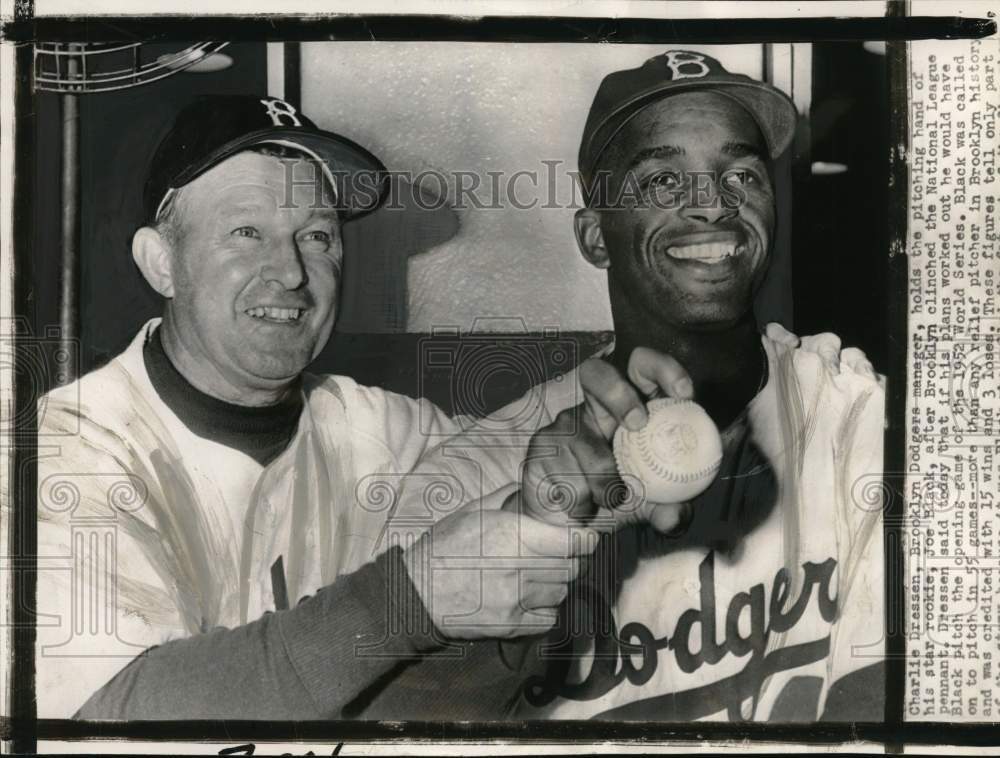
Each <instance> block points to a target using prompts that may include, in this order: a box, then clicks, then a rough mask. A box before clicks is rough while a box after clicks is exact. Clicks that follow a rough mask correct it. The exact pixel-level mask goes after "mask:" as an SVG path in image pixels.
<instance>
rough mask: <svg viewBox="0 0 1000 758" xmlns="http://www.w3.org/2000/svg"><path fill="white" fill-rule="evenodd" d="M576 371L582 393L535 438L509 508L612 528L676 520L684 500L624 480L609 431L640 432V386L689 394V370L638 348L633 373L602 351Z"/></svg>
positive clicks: (643, 418)
mask: <svg viewBox="0 0 1000 758" xmlns="http://www.w3.org/2000/svg"><path fill="white" fill-rule="evenodd" d="M579 375H580V383H581V386H582V388H583V391H584V397H585V401H584V402H583V403H581V404H580V405H579V406H577V407H576V408H572V409H569V410H566V411H563V412H562V413H560V414H559V416H558V417H557V418H556V420H555V421H554V422H553V423H552V424H551V425H549V426H548V427H545V428H544V429H541V430H540V431H539V432H537V433H536V434H535V436H534V437H533V438H532V440H531V444H530V446H529V449H528V455H527V458H526V462H525V467H524V472H523V475H522V483H521V491H520V493H518V495H517V496H516V497H512V498H511V499H509V500H508V502H507V504H506V505H505V508H508V509H513V508H517V509H520V510H522V511H524V512H526V513H528V514H529V515H531V516H533V517H535V518H537V519H540V520H542V521H547V522H548V523H552V524H557V525H572V524H581V523H586V524H589V525H591V526H593V527H594V528H596V529H612V528H616V527H618V526H621V525H622V524H624V523H629V522H634V521H647V522H649V523H651V524H652V525H653V526H654V527H655V528H656V529H658V530H660V531H664V532H667V531H670V530H671V529H673V528H675V527H676V526H677V524H678V523H679V521H680V518H681V512H682V510H683V506H682V505H681V504H680V501H676V502H656V501H654V500H653V499H651V498H648V497H645V498H644V497H642V496H641V493H642V492H643V487H637V486H635V482H634V481H631V482H623V481H622V476H621V473H620V472H619V469H618V465H617V464H616V462H615V456H614V452H613V450H612V439H613V438H614V435H615V433H616V431H617V430H618V429H619V427H623V428H624V429H626V430H629V431H631V432H635V433H638V432H640V430H642V429H643V428H644V427H645V426H646V425H647V421H648V420H649V413H648V411H647V409H646V404H645V401H644V399H643V397H642V395H643V394H644V395H652V394H653V393H654V392H661V393H663V394H665V395H667V396H668V397H671V398H675V399H678V400H689V399H690V398H691V395H692V383H691V379H690V377H689V376H688V374H687V372H686V371H685V370H684V368H683V366H681V365H680V363H678V362H677V361H676V360H674V359H673V358H672V357H670V356H668V355H665V354H663V353H660V352H657V351H655V350H651V349H647V348H637V349H636V350H634V351H633V353H632V355H631V356H630V358H629V365H628V378H626V377H624V376H622V375H621V373H620V372H619V371H618V369H616V368H615V367H614V366H612V365H611V364H610V363H608V362H607V361H604V360H601V359H591V360H588V361H586V362H584V363H583V364H582V365H581V366H580V370H579ZM640 393H641V394H640ZM713 428H714V427H713ZM626 485H629V486H626Z"/></svg>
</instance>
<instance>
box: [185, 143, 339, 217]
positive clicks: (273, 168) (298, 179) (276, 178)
mask: <svg viewBox="0 0 1000 758" xmlns="http://www.w3.org/2000/svg"><path fill="white" fill-rule="evenodd" d="M183 190H184V194H185V196H186V199H187V201H188V202H187V205H188V210H189V211H190V210H194V211H195V212H197V211H199V210H200V211H203V212H205V213H207V214H209V215H216V214H219V213H224V212H226V211H227V210H230V209H234V208H236V209H239V208H257V209H259V210H267V211H270V212H285V213H287V212H291V211H297V212H299V213H309V212H316V213H321V214H323V215H326V214H327V213H331V214H335V206H336V201H335V196H334V194H333V191H332V189H331V188H330V186H329V182H328V180H327V178H326V176H325V174H324V172H323V170H322V169H321V167H320V166H319V165H318V164H317V163H316V161H315V160H313V159H311V158H309V157H306V156H297V155H293V156H289V157H284V156H281V157H278V156H274V155H264V154H261V153H257V152H251V151H247V152H242V153H237V154H236V155H234V156H232V157H230V158H227V159H226V160H224V161H222V162H221V163H219V164H218V165H217V166H213V167H212V168H211V169H209V170H208V171H206V172H205V173H204V174H202V175H201V176H199V177H197V178H196V179H194V180H193V181H191V182H189V183H188V184H187V185H185V187H184V188H183Z"/></svg>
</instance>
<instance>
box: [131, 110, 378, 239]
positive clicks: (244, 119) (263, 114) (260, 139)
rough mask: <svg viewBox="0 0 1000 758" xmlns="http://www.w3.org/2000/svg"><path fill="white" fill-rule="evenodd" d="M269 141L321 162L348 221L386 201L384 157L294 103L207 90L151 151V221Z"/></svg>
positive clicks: (146, 195) (147, 206)
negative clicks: (186, 190)
mask: <svg viewBox="0 0 1000 758" xmlns="http://www.w3.org/2000/svg"><path fill="white" fill-rule="evenodd" d="M264 144H277V145H283V146H285V147H290V148H294V149H297V150H299V151H301V152H303V153H305V154H306V155H309V156H310V157H312V158H314V159H316V160H317V161H318V162H319V165H320V166H321V167H322V169H323V172H324V174H325V175H326V178H327V179H328V180H329V182H330V184H331V186H332V188H333V191H334V194H335V204H336V207H337V208H338V209H340V210H342V211H343V213H344V215H345V217H346V218H353V217H356V216H360V215H363V214H365V213H367V212H369V211H372V210H374V209H375V208H377V207H378V206H379V205H381V203H382V201H383V200H384V198H385V192H386V188H387V183H388V174H387V172H386V168H385V166H383V165H382V162H381V161H380V160H379V159H378V158H376V157H375V156H374V155H372V154H371V153H370V152H368V151H367V150H365V149H364V148H363V147H361V146H360V145H358V144H356V143H354V142H352V141H351V140H349V139H347V138H346V137H342V136H340V135H339V134H334V133H333V132H327V131H324V130H322V129H320V128H318V127H317V126H316V124H314V123H313V122H312V120H310V119H309V118H307V117H306V116H305V115H304V114H303V113H301V112H300V111H299V110H298V109H297V108H295V107H294V106H293V105H291V104H290V103H287V102H285V101H284V100H280V99H278V98H275V97H258V96H255V95H204V96H202V97H199V98H197V99H196V100H194V101H193V102H192V103H190V104H189V105H188V106H186V107H185V108H184V109H183V110H182V111H181V112H180V113H179V114H178V116H177V119H176V120H175V121H174V124H173V126H172V127H171V129H170V131H169V132H167V135H166V136H165V137H164V138H163V140H162V141H161V142H160V144H159V146H158V147H157V148H156V152H155V153H154V154H153V159H152V162H151V164H150V168H149V174H148V177H147V179H146V185H145V187H144V190H143V209H144V212H145V214H146V222H147V223H154V222H155V221H156V219H157V216H158V215H159V212H160V210H161V209H162V207H163V205H164V203H165V201H166V199H167V197H168V195H169V194H171V193H172V192H173V191H175V190H177V189H180V188H181V187H183V186H184V185H185V184H187V183H188V182H191V181H192V180H194V179H196V178H197V177H198V176H200V175H201V174H203V173H205V172H206V171H208V170H209V169H210V168H212V167H213V166H217V165H218V164H219V163H221V162H222V161H224V160H225V159H226V158H229V157H230V156H233V155H235V154H236V153H238V152H241V151H243V150H247V149H248V148H251V147H254V146H257V145H264ZM362 175H363V176H362Z"/></svg>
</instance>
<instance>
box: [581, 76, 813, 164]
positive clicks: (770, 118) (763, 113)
mask: <svg viewBox="0 0 1000 758" xmlns="http://www.w3.org/2000/svg"><path fill="white" fill-rule="evenodd" d="M706 79H707V77H706V78H702V79H692V80H690V81H674V82H665V83H664V84H663V85H660V86H657V87H652V88H650V89H647V90H645V91H643V92H640V93H638V94H637V95H635V96H634V97H632V98H631V99H629V100H628V101H626V102H624V103H622V104H621V105H620V106H619V107H618V108H616V109H615V111H614V112H613V113H611V114H609V115H608V117H607V118H606V119H605V120H604V123H603V124H601V125H600V126H598V127H597V128H596V129H595V130H594V135H595V136H597V135H598V134H601V132H602V130H604V129H606V128H607V126H608V125H609V124H612V123H613V124H614V129H613V130H611V131H610V132H606V133H605V134H602V135H601V144H600V145H598V146H595V147H596V149H593V150H592V153H591V155H592V157H591V158H590V164H591V166H595V165H596V164H597V161H598V159H599V158H600V156H601V155H602V154H603V153H604V151H605V150H606V149H607V147H608V145H609V144H611V141H612V140H613V139H614V137H615V135H617V134H618V132H619V131H621V129H622V127H624V126H625V124H626V123H628V121H629V120H630V119H631V118H632V117H633V116H634V115H636V114H637V113H638V112H639V111H641V110H642V109H643V108H645V107H646V106H647V105H650V104H652V103H654V102H657V101H659V100H662V99H664V98H666V97H670V96H671V95H678V94H680V93H682V92H691V91H694V90H710V91H712V92H719V93H720V94H723V95H725V96H727V97H730V98H732V99H734V100H736V101H737V102H738V103H739V104H740V105H741V106H742V107H743V108H744V109H745V110H746V111H747V112H749V113H750V115H751V116H752V117H753V119H754V121H756V122H757V125H758V126H759V127H760V130H761V133H762V134H763V136H764V140H765V141H766V143H767V147H768V152H769V153H770V156H771V158H777V157H778V156H779V155H781V154H782V153H783V152H784V151H785V150H786V149H787V148H788V146H789V145H790V144H791V142H792V138H793V137H794V136H795V124H796V120H797V116H798V114H797V111H796V110H795V104H794V103H793V102H792V99H791V98H790V97H788V95H786V94H785V93H784V92H782V91H781V90H779V89H777V88H776V87H772V86H771V85H769V84H765V83H764V82H758V81H754V80H752V79H748V80H747V81H745V82H741V81H733V80H732V79H727V80H725V81H718V80H715V81H711V80H707V81H706Z"/></svg>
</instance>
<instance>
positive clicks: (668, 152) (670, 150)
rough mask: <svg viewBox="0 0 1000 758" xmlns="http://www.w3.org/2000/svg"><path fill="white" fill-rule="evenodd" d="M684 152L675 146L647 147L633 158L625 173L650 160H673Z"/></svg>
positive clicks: (681, 148)
mask: <svg viewBox="0 0 1000 758" xmlns="http://www.w3.org/2000/svg"><path fill="white" fill-rule="evenodd" d="M684 154H685V150H684V148H683V147H678V146H677V145H657V146H656V147H647V148H646V149H645V150H640V151H639V152H638V153H636V154H635V155H634V156H632V160H631V161H630V162H629V164H628V169H626V170H627V171H631V170H632V169H634V168H635V167H636V166H638V165H639V164H640V163H642V162H643V161H645V160H649V159H650V158H673V157H674V156H677V155H684Z"/></svg>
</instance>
